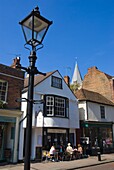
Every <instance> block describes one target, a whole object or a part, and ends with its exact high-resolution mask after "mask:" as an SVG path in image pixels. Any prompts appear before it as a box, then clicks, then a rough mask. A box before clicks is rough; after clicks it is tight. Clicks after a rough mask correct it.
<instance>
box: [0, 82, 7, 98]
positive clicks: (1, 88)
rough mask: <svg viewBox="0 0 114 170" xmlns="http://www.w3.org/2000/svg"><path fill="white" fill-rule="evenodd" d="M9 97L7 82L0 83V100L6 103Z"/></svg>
mask: <svg viewBox="0 0 114 170" xmlns="http://www.w3.org/2000/svg"><path fill="white" fill-rule="evenodd" d="M6 96H7V82H5V81H0V100H2V101H6Z"/></svg>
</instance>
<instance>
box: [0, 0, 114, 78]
mask: <svg viewBox="0 0 114 170" xmlns="http://www.w3.org/2000/svg"><path fill="white" fill-rule="evenodd" d="M37 5H38V6H39V8H40V13H41V15H42V16H44V17H46V18H47V19H49V20H52V21H53V24H52V25H51V26H50V28H49V31H48V32H47V34H46V37H45V39H44V41H43V44H44V48H43V49H41V50H39V51H37V57H38V59H37V62H36V66H37V67H38V69H39V71H42V72H49V71H53V70H59V72H60V73H61V74H62V76H64V75H66V74H68V75H69V76H70V77H71V76H72V74H73V70H74V65H75V61H76V59H77V61H78V66H79V68H80V72H81V74H82V77H83V76H84V75H85V74H86V73H87V69H88V68H89V67H92V66H97V67H98V69H99V70H101V71H103V72H105V73H107V74H110V75H112V76H113V75H114V64H113V63H114V0H19V1H17V0H10V1H9V0H4V1H2V3H1V4H0V21H1V24H0V63H2V64H5V65H11V64H12V60H13V58H15V56H16V55H18V54H19V55H20V57H21V64H22V65H23V66H25V67H27V66H28V65H29V63H28V56H29V51H28V50H26V49H25V48H24V44H25V41H24V36H23V33H22V30H21V26H20V25H19V24H18V23H19V21H20V20H22V19H23V18H25V17H26V16H27V15H28V14H29V13H30V12H31V11H32V9H33V8H35V7H36V6H37Z"/></svg>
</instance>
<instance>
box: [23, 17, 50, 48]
mask: <svg viewBox="0 0 114 170" xmlns="http://www.w3.org/2000/svg"><path fill="white" fill-rule="evenodd" d="M33 17H34V18H33ZM33 21H34V23H33V24H32V22H33ZM22 27H23V32H24V36H25V40H26V42H27V43H28V44H32V43H33V44H34V45H36V44H35V43H36V42H37V44H38V43H39V44H40V43H41V42H42V39H43V36H44V34H45V32H46V29H47V27H48V23H46V22H44V21H43V20H41V19H40V18H37V17H36V16H31V17H30V18H28V19H26V20H25V21H24V22H23V24H22Z"/></svg>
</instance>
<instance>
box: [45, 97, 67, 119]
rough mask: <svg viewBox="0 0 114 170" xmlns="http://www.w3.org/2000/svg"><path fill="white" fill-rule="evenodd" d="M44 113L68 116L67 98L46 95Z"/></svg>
mask: <svg viewBox="0 0 114 170" xmlns="http://www.w3.org/2000/svg"><path fill="white" fill-rule="evenodd" d="M45 100H46V101H45V103H46V105H45V115H46V116H55V117H68V116H69V100H68V99H67V98H65V97H61V96H55V95H46V96H45Z"/></svg>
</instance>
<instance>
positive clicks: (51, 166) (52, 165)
mask: <svg viewBox="0 0 114 170" xmlns="http://www.w3.org/2000/svg"><path fill="white" fill-rule="evenodd" d="M110 162H114V153H112V154H103V155H101V161H99V159H98V156H90V157H88V158H83V159H77V160H71V161H62V162H47V161H44V162H41V163H31V169H30V170H75V169H80V168H84V167H90V166H95V165H100V164H106V163H110ZM0 170H24V164H23V163H20V164H13V165H12V164H9V165H4V166H0Z"/></svg>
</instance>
